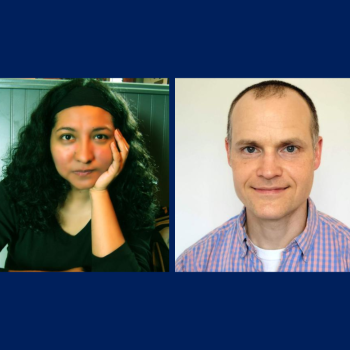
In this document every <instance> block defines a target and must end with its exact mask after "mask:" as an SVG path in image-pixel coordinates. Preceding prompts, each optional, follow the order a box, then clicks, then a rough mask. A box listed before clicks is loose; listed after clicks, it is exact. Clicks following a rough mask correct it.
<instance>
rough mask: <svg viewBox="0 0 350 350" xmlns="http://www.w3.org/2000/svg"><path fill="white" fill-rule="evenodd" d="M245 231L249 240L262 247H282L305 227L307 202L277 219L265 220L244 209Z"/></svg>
mask: <svg viewBox="0 0 350 350" xmlns="http://www.w3.org/2000/svg"><path fill="white" fill-rule="evenodd" d="M246 215H247V221H246V231H247V234H248V236H249V238H250V239H251V241H252V242H253V243H254V244H255V245H256V246H258V247H260V248H263V249H271V250H272V249H283V248H286V247H287V245H288V244H289V243H290V242H291V241H292V240H293V239H294V238H295V237H297V236H299V235H300V234H301V233H302V232H303V231H304V229H305V226H306V222H307V202H306V201H305V204H304V205H302V206H300V207H299V208H297V209H296V210H295V211H294V212H292V213H290V214H289V215H287V216H285V217H283V218H281V219H278V220H266V219H261V218H258V217H256V216H255V215H254V214H253V213H252V212H251V211H249V210H248V209H247V211H246Z"/></svg>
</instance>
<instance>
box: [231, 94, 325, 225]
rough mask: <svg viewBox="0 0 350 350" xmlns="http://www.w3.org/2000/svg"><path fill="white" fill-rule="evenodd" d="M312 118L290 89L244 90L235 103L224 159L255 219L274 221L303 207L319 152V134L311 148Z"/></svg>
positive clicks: (242, 199) (320, 144)
mask: <svg viewBox="0 0 350 350" xmlns="http://www.w3.org/2000/svg"><path fill="white" fill-rule="evenodd" d="M311 118H312V117H311V111H310V109H309V107H308V105H307V103H306V102H305V101H304V99H303V98H302V97H301V96H300V95H299V94H298V93H297V92H295V91H294V90H289V89H285V94H284V96H283V97H276V96H271V97H267V98H260V99H257V100H256V99H255V97H254V95H253V93H252V92H248V93H246V94H245V95H244V96H243V97H242V98H241V99H240V100H239V101H238V102H237V104H236V106H235V107H234V109H233V112H232V115H231V122H232V135H231V136H232V143H231V149H230V147H229V144H228V141H227V140H226V150H227V158H228V162H229V165H230V166H231V168H232V173H233V181H234V185H235V190H236V193H237V196H238V197H239V199H240V200H241V201H242V202H243V204H244V205H245V206H246V208H247V210H248V211H249V212H250V213H251V214H253V215H255V216H256V217H257V218H260V219H268V220H278V219H281V218H284V217H286V216H288V215H290V214H292V213H293V212H294V211H296V210H297V209H298V208H300V207H301V206H303V205H305V203H306V200H307V198H308V196H309V194H310V192H311V187H312V183H313V176H314V170H316V169H317V168H318V167H319V165H320V162H321V151H322V138H321V137H320V138H319V140H318V142H317V145H316V149H315V150H314V147H313V142H312V136H311V128H310V125H311Z"/></svg>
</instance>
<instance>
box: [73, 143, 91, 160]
mask: <svg viewBox="0 0 350 350" xmlns="http://www.w3.org/2000/svg"><path fill="white" fill-rule="evenodd" d="M76 146H77V147H76V149H75V155H74V156H75V159H76V160H77V161H78V162H81V163H91V162H92V160H93V159H94V152H93V145H92V143H91V142H90V141H88V140H82V141H80V142H78V143H77V145H76Z"/></svg>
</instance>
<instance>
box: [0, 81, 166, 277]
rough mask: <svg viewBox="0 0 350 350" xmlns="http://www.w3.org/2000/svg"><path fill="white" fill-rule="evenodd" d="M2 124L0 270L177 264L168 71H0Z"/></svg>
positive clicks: (148, 268) (159, 268)
mask: <svg viewBox="0 0 350 350" xmlns="http://www.w3.org/2000/svg"><path fill="white" fill-rule="evenodd" d="M115 79H117V80H118V82H114V81H113V80H115ZM0 126H1V127H0V167H1V171H0V180H1V181H0V251H1V254H0V271H1V272H168V271H169V170H168V169H169V85H168V80H167V79H165V80H163V79H162V80H161V81H159V82H157V85H154V84H153V82H151V81H148V80H147V79H143V78H60V79H59V78H57V79H0Z"/></svg>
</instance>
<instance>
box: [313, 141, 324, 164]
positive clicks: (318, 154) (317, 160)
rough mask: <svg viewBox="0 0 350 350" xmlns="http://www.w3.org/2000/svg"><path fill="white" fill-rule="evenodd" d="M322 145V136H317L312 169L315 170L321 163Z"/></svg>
mask: <svg viewBox="0 0 350 350" xmlns="http://www.w3.org/2000/svg"><path fill="white" fill-rule="evenodd" d="M322 146H323V138H322V137H321V136H319V138H318V141H317V144H316V147H315V159H314V170H317V169H318V167H319V166H320V164H321V155H322Z"/></svg>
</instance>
